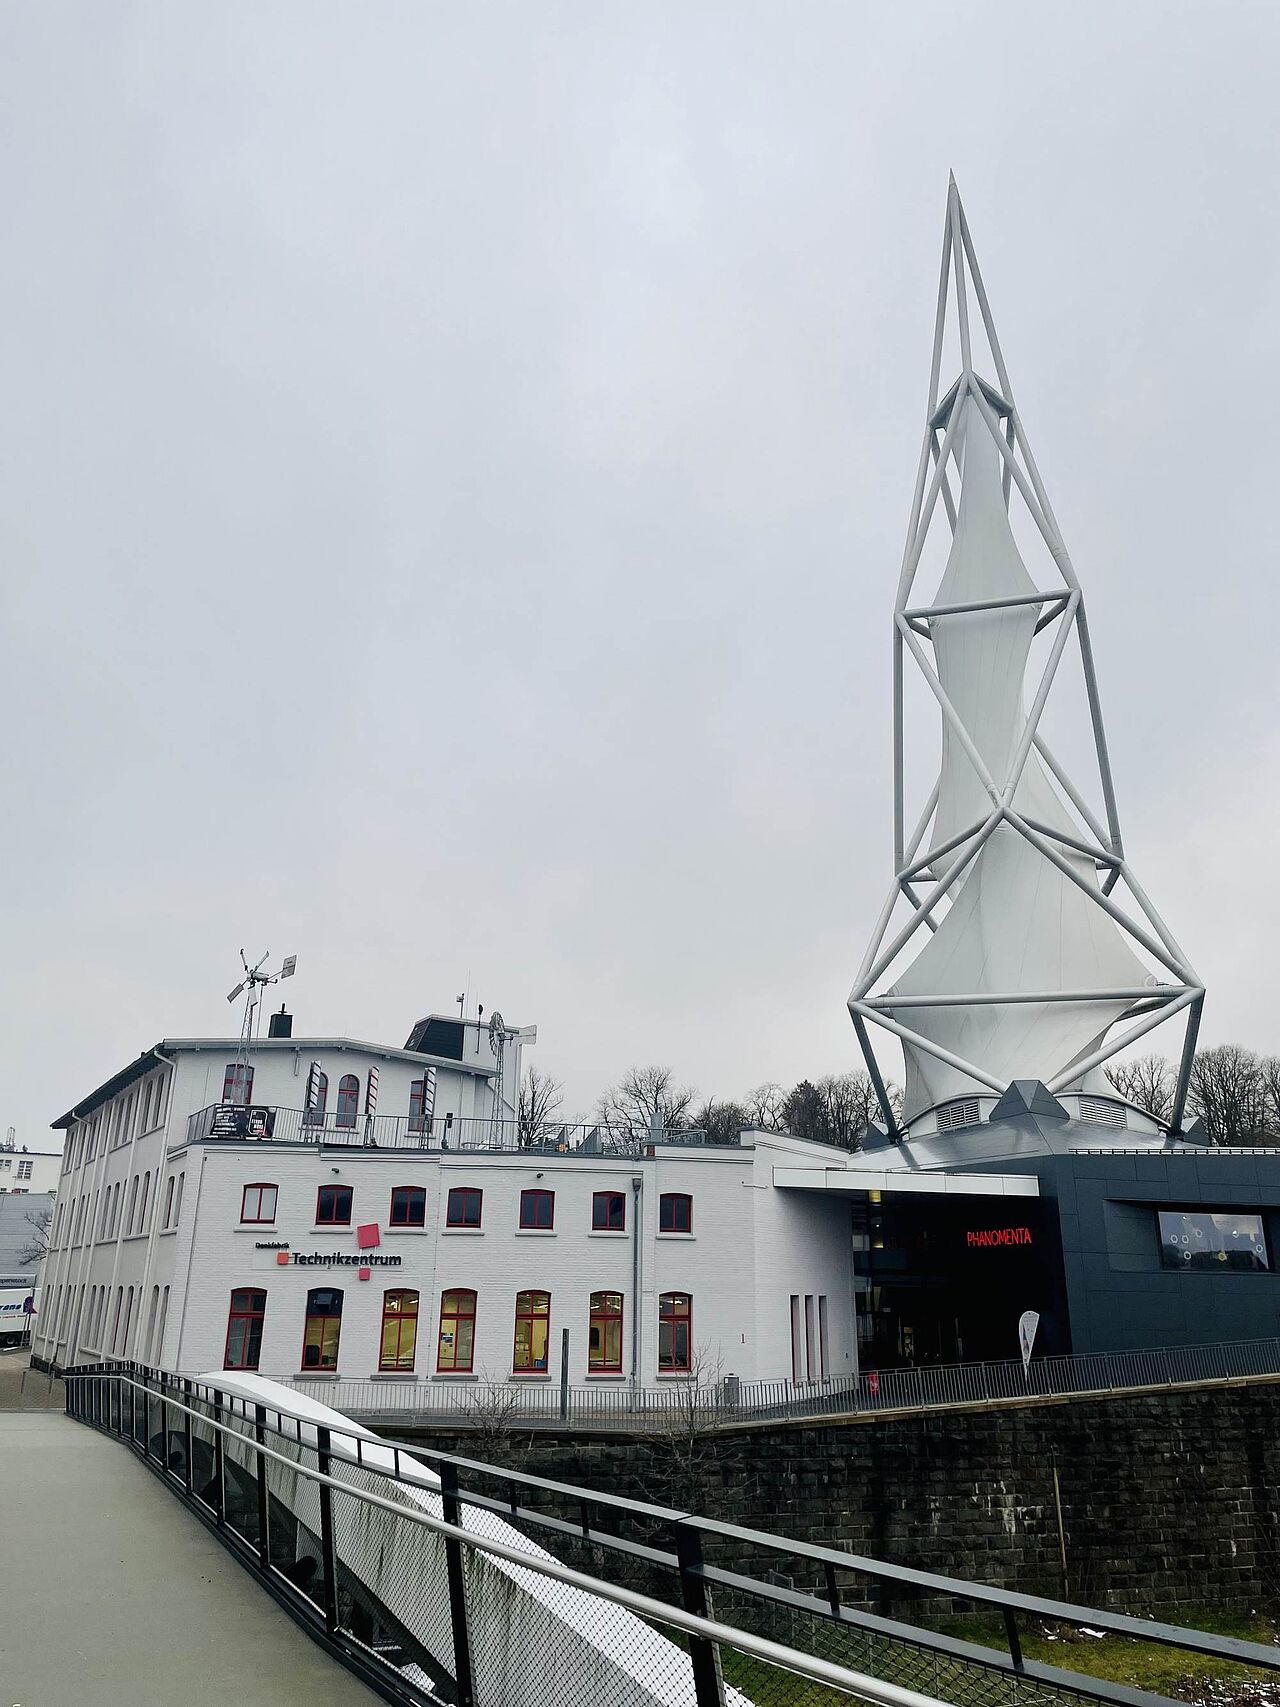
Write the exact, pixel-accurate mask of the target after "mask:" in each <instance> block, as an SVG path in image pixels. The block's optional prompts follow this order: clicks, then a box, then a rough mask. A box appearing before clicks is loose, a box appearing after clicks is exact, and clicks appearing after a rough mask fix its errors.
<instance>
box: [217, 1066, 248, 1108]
mask: <svg viewBox="0 0 1280 1707" xmlns="http://www.w3.org/2000/svg"><path fill="white" fill-rule="evenodd" d="M222 1100H223V1102H224V1103H227V1102H229V1103H232V1104H234V1106H235V1107H237V1108H248V1106H249V1104H250V1103H251V1102H252V1101H253V1068H252V1067H250V1066H249V1065H248V1064H247V1063H246V1062H244V1061H233V1062H231V1064H230V1066H228V1068H227V1070H226V1072H225V1073H224V1074H223V1075H222Z"/></svg>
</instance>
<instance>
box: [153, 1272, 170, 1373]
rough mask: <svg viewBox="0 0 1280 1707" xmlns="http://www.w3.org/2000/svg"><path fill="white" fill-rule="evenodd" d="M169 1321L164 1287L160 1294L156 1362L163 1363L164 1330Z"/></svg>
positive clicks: (167, 1292) (166, 1291)
mask: <svg viewBox="0 0 1280 1707" xmlns="http://www.w3.org/2000/svg"><path fill="white" fill-rule="evenodd" d="M168 1320H169V1288H168V1287H167V1286H166V1287H165V1289H164V1291H163V1292H162V1293H161V1294H160V1323H159V1327H158V1329H157V1331H156V1362H157V1363H159V1364H163V1362H164V1330H165V1324H166V1323H167V1322H168Z"/></svg>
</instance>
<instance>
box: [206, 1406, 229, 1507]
mask: <svg viewBox="0 0 1280 1707" xmlns="http://www.w3.org/2000/svg"><path fill="white" fill-rule="evenodd" d="M209 1417H210V1421H211V1422H212V1423H213V1431H212V1432H213V1515H214V1518H215V1519H216V1521H217V1525H218V1528H219V1529H225V1528H226V1524H227V1462H226V1448H225V1446H224V1445H223V1439H224V1437H223V1433H222V1430H221V1429H220V1428H219V1427H218V1424H219V1423H220V1422H221V1421H222V1394H221V1393H220V1392H219V1391H218V1389H217V1388H216V1387H213V1388H211V1389H210V1398H209Z"/></svg>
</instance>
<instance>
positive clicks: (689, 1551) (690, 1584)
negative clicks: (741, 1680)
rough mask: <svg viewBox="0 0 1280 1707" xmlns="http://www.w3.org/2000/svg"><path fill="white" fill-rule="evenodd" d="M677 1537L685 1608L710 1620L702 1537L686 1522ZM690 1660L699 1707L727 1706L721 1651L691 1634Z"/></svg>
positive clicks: (681, 1525) (707, 1639) (704, 1638)
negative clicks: (703, 1564)
mask: <svg viewBox="0 0 1280 1707" xmlns="http://www.w3.org/2000/svg"><path fill="white" fill-rule="evenodd" d="M675 1536H676V1559H677V1560H678V1562H679V1565H680V1595H681V1598H682V1599H683V1601H684V1609H685V1611H686V1612H692V1613H693V1614H694V1616H695V1617H697V1618H710V1617H711V1615H712V1614H711V1593H710V1590H709V1589H708V1588H707V1585H706V1582H705V1580H704V1579H703V1577H702V1575H701V1571H702V1536H701V1535H700V1534H699V1533H698V1531H697V1530H696V1529H693V1528H691V1527H690V1526H689V1525H688V1524H687V1523H677V1524H676V1526H675ZM689 1659H690V1662H691V1664H692V1666H693V1693H694V1698H695V1699H696V1701H697V1703H698V1707H724V1678H723V1676H722V1675H721V1672H720V1649H719V1648H718V1647H717V1646H716V1644H715V1643H714V1642H713V1641H711V1640H710V1638H709V1637H707V1636H692V1635H691V1636H690V1637H689Z"/></svg>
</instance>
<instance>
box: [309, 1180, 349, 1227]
mask: <svg viewBox="0 0 1280 1707" xmlns="http://www.w3.org/2000/svg"><path fill="white" fill-rule="evenodd" d="M350 1225H351V1187H350V1186H349V1185H322V1186H321V1187H320V1189H319V1191H318V1192H317V1193H316V1226H317V1227H349V1226H350Z"/></svg>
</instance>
